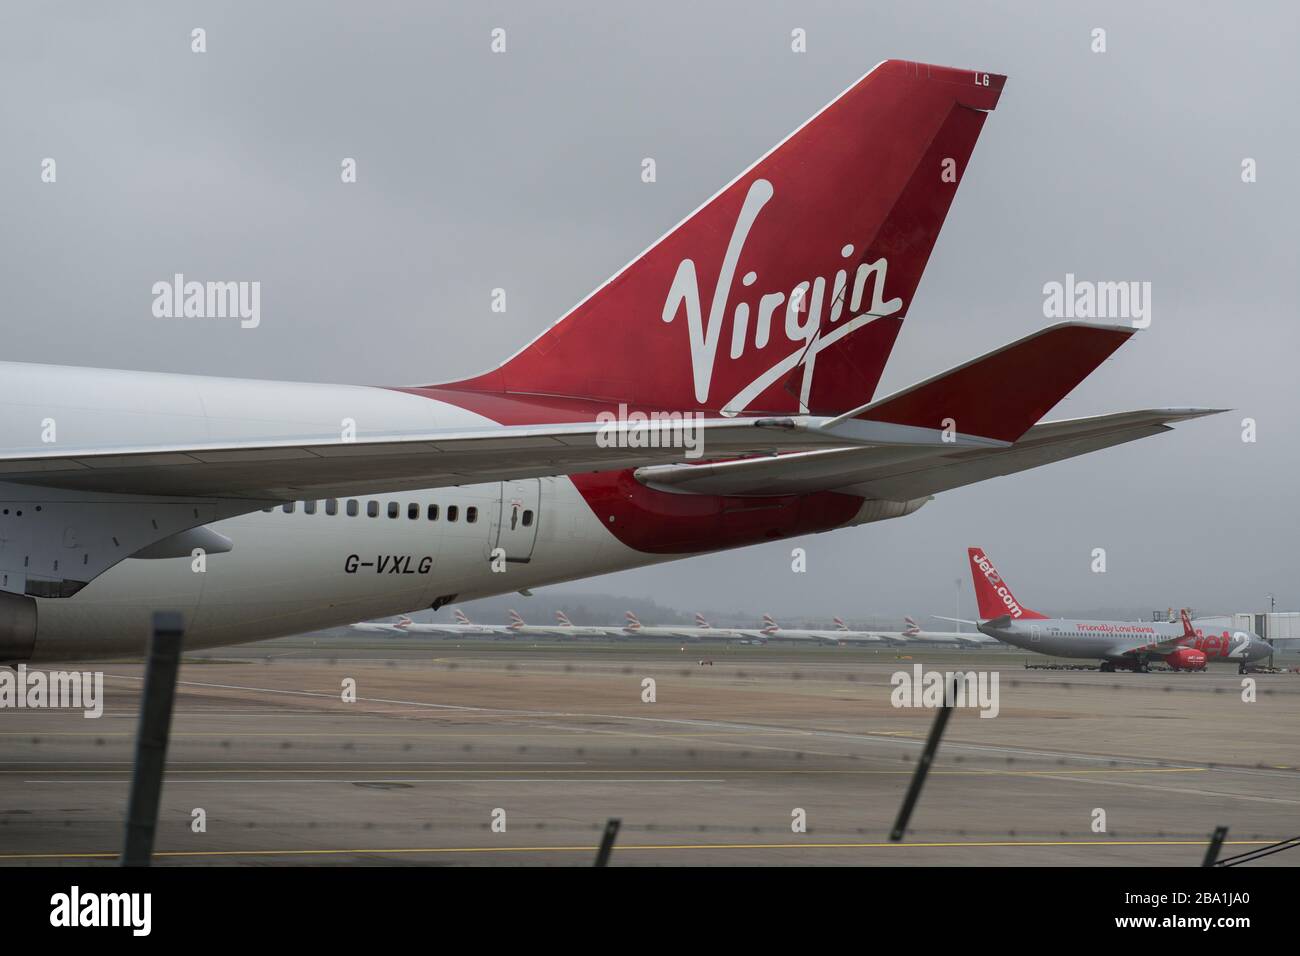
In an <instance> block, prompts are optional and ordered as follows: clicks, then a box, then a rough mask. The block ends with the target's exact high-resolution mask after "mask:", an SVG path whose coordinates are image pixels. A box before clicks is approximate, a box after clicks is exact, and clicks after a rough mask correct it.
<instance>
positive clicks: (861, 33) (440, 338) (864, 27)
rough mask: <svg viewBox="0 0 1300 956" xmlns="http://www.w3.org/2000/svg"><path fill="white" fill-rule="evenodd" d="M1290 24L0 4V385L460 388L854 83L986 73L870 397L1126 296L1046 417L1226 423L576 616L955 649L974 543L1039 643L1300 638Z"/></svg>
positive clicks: (657, 578) (1280, 20) (688, 577)
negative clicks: (880, 71) (1086, 283)
mask: <svg viewBox="0 0 1300 956" xmlns="http://www.w3.org/2000/svg"><path fill="white" fill-rule="evenodd" d="M1298 25H1300V15H1298V14H1297V6H1296V5H1295V4H1292V3H1246V4H1229V3H1214V4H1211V3H1167V4H1166V3H1113V4H1087V5H1079V4H1051V3H1036V2H1035V3H1030V2H1021V3H992V4H977V3H830V2H826V3H798V4H793V3H792V4H780V3H763V2H746V3H741V2H736V3H709V4H700V3H677V2H659V3H654V4H638V5H632V4H607V3H584V4H578V3H546V2H526V3H464V4H443V3H429V4H420V5H418V6H417V5H415V4H400V3H380V4H353V3H349V4H330V3H315V2H313V3H307V2H303V3H266V4H255V3H243V4H216V3H213V4H203V3H173V2H167V3H162V2H158V3H137V4H131V5H116V4H114V5H105V4H99V3H65V4H59V5H57V6H55V5H51V4H24V5H17V4H6V5H5V6H4V8H3V10H2V11H0V81H2V83H0V89H2V90H3V94H0V122H2V123H3V128H4V131H5V135H4V142H5V148H4V149H3V150H0V208H3V210H4V213H5V215H4V227H3V229H2V230H0V283H2V288H3V291H4V303H5V322H6V327H7V334H6V335H5V344H6V349H5V354H4V358H5V359H8V360H13V361H30V362H54V363H61V364H73V365H99V366H109V367H124V368H139V369H157V370H168V371H181V372H192V373H202V374H214V375H236V376H250V377H259V378H278V379H297V380H307V381H330V382H349V383H372V384H411V383H427V382H435V381H439V380H446V379H450V378H453V377H459V376H462V375H464V374H467V373H473V372H478V371H481V370H482V369H484V368H487V367H489V366H491V365H493V364H495V363H496V362H497V361H499V360H500V359H502V358H504V357H505V356H506V355H508V354H510V353H512V352H514V351H515V350H516V349H517V348H518V347H519V346H521V345H522V344H524V343H525V342H527V341H528V340H529V339H531V338H532V337H533V336H534V335H535V334H537V333H538V332H539V331H540V330H541V329H543V328H544V327H545V326H546V325H548V324H549V323H551V322H552V321H554V319H555V318H556V317H557V316H559V315H560V314H562V313H563V312H564V311H566V310H567V309H568V308H569V307H570V306H572V305H573V304H574V303H575V302H577V301H578V300H579V299H581V298H582V297H583V296H584V295H586V294H587V293H588V292H589V291H590V290H591V289H592V288H594V287H595V286H596V285H598V284H599V283H600V282H601V281H603V280H604V279H605V278H606V277H607V276H608V275H609V274H610V273H612V272H613V271H615V270H616V269H618V268H619V267H620V266H622V265H623V264H624V263H625V262H626V261H627V260H628V259H630V258H631V257H632V256H634V255H636V254H637V253H638V252H640V251H641V250H642V249H643V248H644V247H645V246H646V245H648V244H649V243H650V242H651V241H653V240H654V239H655V238H657V237H658V236H659V235H660V234H661V233H663V232H664V231H665V230H666V229H667V228H669V227H670V226H672V225H673V224H674V223H676V222H677V221H678V220H679V219H680V218H681V217H682V216H683V215H685V214H686V213H688V212H690V211H691V210H692V209H694V208H695V207H696V206H697V205H698V204H699V203H700V202H701V201H702V200H703V199H705V198H707V197H708V196H709V195H711V194H712V193H713V192H714V191H715V190H716V189H717V188H718V187H719V186H721V185H722V184H723V183H725V182H726V181H728V180H729V179H730V178H731V177H732V176H734V175H735V174H736V173H737V172H739V171H740V170H741V169H743V168H744V167H745V166H747V165H748V164H749V163H750V162H752V161H753V160H754V159H755V158H756V157H757V156H758V155H760V154H761V153H762V152H764V151H765V150H766V149H767V148H768V147H770V146H771V145H773V144H774V143H775V142H777V141H778V140H780V139H781V138H782V137H783V136H785V134H786V133H788V132H789V131H790V130H791V129H793V128H794V127H795V126H797V125H798V124H800V123H801V122H803V120H805V119H806V118H807V117H808V116H810V115H811V114H812V113H813V112H815V111H816V110H817V109H819V108H820V107H821V106H822V105H824V104H825V103H826V102H827V101H828V100H830V99H831V98H832V97H834V96H835V95H837V94H838V93H839V92H840V91H841V90H842V89H843V88H844V87H846V86H847V85H848V84H850V83H851V82H853V81H854V80H855V79H856V78H857V77H858V76H860V75H861V74H862V73H863V72H865V71H866V70H867V69H869V68H870V67H871V66H872V65H873V64H874V63H876V62H877V61H879V60H882V59H886V58H890V57H898V58H906V59H915V60H921V61H926V62H932V63H939V64H945V65H950V66H956V67H963V68H970V69H980V70H987V71H990V72H1000V73H1006V74H1008V76H1009V79H1008V82H1007V87H1006V91H1005V93H1004V95H1003V97H1002V100H1001V103H1000V104H999V107H998V109H997V111H996V112H995V113H994V114H993V115H992V116H991V117H990V119H989V121H988V123H987V124H986V125H985V128H984V132H983V135H982V137H981V140H980V143H979V145H978V147H977V148H976V151H975V155H974V159H973V161H972V163H971V166H970V168H969V171H968V173H967V175H966V177H965V179H964V180H963V185H962V188H961V190H960V192H959V193H958V196H957V199H956V202H955V203H954V205H953V208H952V211H951V213H950V215H949V218H948V222H947V225H946V227H945V229H944V231H943V233H942V235H941V236H940V239H939V242H938V245H937V246H936V248H935V252H934V255H933V257H932V259H931V261H930V264H929V267H928V269H927V271H926V275H925V278H924V279H923V280H922V283H921V286H920V289H919V291H918V293H917V295H916V298H915V301H914V302H913V303H912V305H911V308H910V311H909V314H908V319H907V322H906V323H905V325H904V330H903V333H902V335H901V337H900V339H899V342H898V347H897V348H896V350H895V352H894V356H893V358H892V359H891V363H890V366H889V368H888V369H887V370H886V373H885V379H884V381H883V382H882V389H883V390H892V389H894V388H897V387H901V386H904V385H906V384H908V383H910V382H911V381H913V380H915V379H917V378H919V377H923V376H925V375H928V374H931V373H933V372H936V371H939V370H942V369H943V368H946V367H948V366H950V365H953V364H956V363H958V362H961V361H963V360H965V359H967V358H969V357H971V356H974V355H976V354H978V353H980V352H983V351H987V350H988V349H990V348H993V347H995V346H998V345H1000V344H1003V343H1005V342H1007V341H1009V340H1011V339H1014V338H1016V337H1018V336H1021V335H1024V334H1026V333H1028V332H1030V331H1032V330H1034V329H1036V328H1038V327H1041V326H1043V325H1045V324H1048V321H1049V320H1047V319H1045V318H1044V317H1043V311H1042V301H1043V297H1042V293H1041V290H1042V286H1043V284H1044V283H1045V282H1048V281H1052V280H1061V279H1063V277H1064V275H1065V274H1066V273H1067V272H1073V273H1075V274H1076V275H1078V276H1079V277H1081V278H1091V279H1096V280H1139V281H1150V282H1151V283H1152V286H1153V292H1152V306H1153V323H1152V327H1151V328H1150V329H1149V330H1147V331H1145V332H1143V333H1142V334H1140V335H1138V336H1136V337H1135V338H1134V340H1133V341H1132V342H1130V343H1129V344H1128V345H1126V346H1125V347H1124V348H1123V349H1121V351H1120V352H1119V353H1118V355H1117V356H1116V357H1115V358H1114V359H1112V360H1111V361H1110V362H1108V363H1107V364H1106V365H1105V366H1104V367H1103V368H1102V369H1101V370H1099V371H1098V372H1097V373H1096V374H1095V375H1094V376H1093V377H1092V378H1091V379H1089V380H1088V381H1087V382H1086V383H1084V385H1083V386H1082V387H1081V388H1080V389H1078V390H1077V392H1076V393H1075V394H1074V395H1073V396H1072V397H1071V398H1070V399H1068V400H1067V401H1066V402H1064V403H1063V404H1062V405H1061V406H1059V407H1058V408H1057V409H1056V410H1055V411H1054V412H1053V413H1052V415H1051V416H1049V417H1057V418H1060V417H1073V416H1077V415H1084V414H1094V413H1100V412H1106V411H1118V410H1123V409H1128V408H1140V407H1147V406H1160V405H1207V406H1222V407H1230V408H1234V409H1237V411H1235V412H1233V413H1230V414H1226V415H1221V416H1218V417H1217V418H1214V419H1209V420H1202V421H1197V422H1192V423H1190V424H1187V425H1184V426H1182V427H1180V428H1179V429H1178V430H1177V431H1176V432H1175V433H1172V434H1170V435H1167V436H1163V437H1159V438H1154V439H1149V440H1147V441H1144V442H1141V443H1138V444H1134V445H1129V446H1125V447H1122V448H1118V449H1112V450H1110V451H1104V452H1100V453H1097V454H1094V455H1091V456H1087V457H1084V458H1081V459H1076V460H1074V461H1072V462H1066V463H1062V464H1057V465H1054V466H1049V467H1047V468H1044V469H1040V470H1035V471H1032V472H1028V473H1025V474H1023V475H1019V476H1015V477H1011V478H1003V479H995V480H993V481H991V482H988V483H985V484H981V485H976V486H972V487H970V488H966V489H962V490H959V491H955V492H950V493H948V494H945V495H942V496H940V497H939V498H938V499H937V500H935V501H934V502H931V503H930V504H929V505H927V506H926V507H925V508H923V509H922V510H921V511H920V512H918V513H917V514H915V515H913V516H911V517H908V518H904V519H901V520H898V521H893V522H885V523H881V524H876V525H868V526H865V527H862V528H858V529H854V530H848V531H841V532H835V533H833V534H830V535H821V536H816V537H813V538H809V539H806V540H802V541H797V542H793V543H792V542H782V543H777V544H771V545H765V546H761V547H757V548H753V549H749V550H746V551H742V552H731V553H728V554H722V555H718V556H713V557H705V558H699V559H693V560H692V561H689V562H684V563H675V564H670V565H666V566H664V567H661V568H655V569H649V570H644V571H637V572H627V573H624V574H620V575H614V576H610V577H609V578H606V579H602V580H599V581H596V582H585V583H582V584H577V585H572V586H570V587H572V588H573V589H574V590H581V591H587V592H591V591H597V590H608V591H612V592H617V593H623V594H640V595H654V596H655V597H656V598H657V599H658V600H660V601H661V602H662V603H665V604H669V605H674V606H680V607H683V608H690V607H692V606H696V605H699V606H708V607H726V606H736V607H743V606H753V607H755V609H758V605H759V604H761V605H762V608H761V609H763V610H771V611H773V612H776V613H785V614H799V615H801V616H803V615H807V614H811V613H816V612H817V611H818V610H821V611H822V612H823V613H824V614H826V615H829V614H831V613H840V614H845V615H861V616H866V615H870V614H881V615H897V614H901V613H904V612H907V611H911V612H914V613H915V612H920V613H927V612H936V613H949V612H951V610H952V609H953V604H954V601H955V587H954V581H955V579H958V578H961V579H962V582H963V595H964V596H963V600H964V602H965V609H966V610H968V611H969V610H970V605H971V603H972V600H971V597H970V593H971V592H970V587H969V583H968V580H967V573H966V563H965V548H966V547H967V546H968V545H971V544H979V545H982V546H984V547H985V548H987V549H988V550H989V552H990V554H991V555H992V556H993V557H994V559H995V560H996V561H997V562H998V564H999V566H1000V568H1001V570H1002V571H1003V573H1004V574H1005V575H1006V577H1007V578H1008V580H1009V581H1010V582H1011V583H1012V584H1013V586H1014V589H1015V591H1016V594H1017V596H1018V597H1019V598H1020V599H1021V600H1022V601H1024V602H1026V603H1028V604H1029V605H1030V606H1033V607H1037V608H1040V609H1042V610H1047V611H1051V610H1053V609H1066V608H1069V609H1080V608H1086V607H1090V606H1109V607H1114V606H1125V605H1127V606H1135V607H1165V606H1169V605H1174V606H1177V605H1180V604H1192V605H1194V606H1196V607H1197V608H1201V609H1204V610H1207V611H1208V610H1211V609H1218V610H1237V609H1246V608H1248V607H1251V608H1254V607H1258V606H1260V605H1262V604H1264V603H1266V602H1265V601H1264V598H1263V595H1264V594H1265V593H1266V592H1269V591H1274V592H1276V593H1277V595H1278V600H1279V605H1280V606H1283V607H1296V606H1300V578H1298V576H1297V573H1296V572H1297V565H1298V563H1300V561H1298V559H1297V557H1296V553H1295V551H1296V536H1297V529H1298V528H1300V493H1298V492H1297V490H1296V488H1297V484H1298V479H1300V427H1298V426H1300V401H1297V399H1300V384H1298V383H1297V378H1296V369H1297V364H1298V362H1300V332H1297V324H1296V322H1297V315H1296V298H1295V287H1296V281H1297V265H1298V262H1297V260H1298V259H1300V256H1298V255H1297V252H1298V250H1300V241H1298V239H1297V221H1298V220H1297V194H1298V190H1297V185H1296V173H1295V168H1296V163H1297V157H1298V156H1300V135H1297V119H1296V109H1295V93H1296V89H1297V88H1300V82H1298V81H1300V75H1298V74H1300V70H1298V69H1297V66H1296V59H1295V57H1296V54H1295V46H1296V40H1297V36H1298V35H1300V31H1298V30H1297V26H1298ZM195 27H202V28H204V29H205V30H206V31H207V45H208V51H207V52H206V53H205V54H202V55H198V54H194V53H191V52H190V31H191V30H192V29H193V28H195ZM494 27H503V28H505V29H506V31H507V42H508V52H507V53H506V54H504V55H493V54H492V53H491V52H490V51H489V39H490V37H489V33H490V31H491V29H492V28H494ZM796 27H799V28H803V29H804V30H806V31H807V36H808V49H807V52H806V53H804V54H796V53H792V52H791V50H790V31H791V30H792V29H794V28H796ZM1096 27H1101V28H1104V29H1105V30H1106V31H1107V47H1108V48H1107V52H1105V53H1102V54H1098V53H1093V52H1092V51H1091V49H1090V42H1091V38H1090V32H1091V30H1092V29H1093V28H1096ZM646 156H651V157H654V158H655V160H656V162H657V166H658V181H657V182H656V183H654V184H652V185H647V184H645V183H642V182H641V179H640V163H641V160H642V158H643V157H646ZM46 157H52V158H54V159H55V160H56V162H57V174H58V179H57V183H55V184H46V183H42V182H41V178H40V171H41V170H40V164H41V161H42V159H44V158H46ZM343 157H355V158H356V159H357V162H358V179H359V181H358V182H357V183H356V184H355V185H348V186H345V185H342V184H341V183H340V179H339V170H340V162H341V160H342V159H343ZM1246 157H1251V158H1254V159H1255V160H1256V161H1257V163H1258V182H1255V183H1252V184H1245V183H1243V182H1242V181H1241V162H1242V160H1243V158H1246ZM174 272H184V273H186V274H188V275H190V276H192V277H196V278H200V279H246V280H259V281H260V282H261V283H262V322H261V325H260V327H259V328H257V329H256V330H241V329H240V328H239V327H238V324H237V323H228V324H222V323H214V322H201V321H200V322H188V323H187V322H159V321H158V320H155V319H153V318H152V317H151V315H150V306H151V303H152V295H151V292H150V287H151V285H152V284H153V283H154V282H155V281H157V280H159V279H165V278H167V277H170V276H171V275H172V273H174ZM497 286H501V287H504V288H506V289H507V291H508V296H509V299H508V303H509V308H508V311H507V313H506V314H504V315H500V314H494V313H492V312H491V311H490V310H489V295H490V291H491V289H492V288H493V287H497ZM882 393H883V392H882ZM1247 415H1249V416H1252V417H1254V418H1256V419H1257V420H1258V435H1259V437H1258V442H1257V443H1255V444H1243V442H1242V441H1241V439H1240V433H1241V419H1242V417H1243V416H1247ZM794 544H799V545H803V546H805V547H807V548H808V549H809V573H807V574H802V575H798V574H793V573H791V571H790V548H791V547H792V546H793V545H794ZM1095 547H1104V548H1106V549H1107V552H1108V568H1109V570H1108V572H1107V573H1106V574H1093V573H1091V572H1090V570H1089V563H1090V555H1091V551H1092V549H1093V548H1095ZM759 595H761V597H759Z"/></svg>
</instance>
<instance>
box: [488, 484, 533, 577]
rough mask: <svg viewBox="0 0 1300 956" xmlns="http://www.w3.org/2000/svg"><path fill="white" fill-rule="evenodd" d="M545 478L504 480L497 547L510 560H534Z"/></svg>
mask: <svg viewBox="0 0 1300 956" xmlns="http://www.w3.org/2000/svg"><path fill="white" fill-rule="evenodd" d="M541 497H542V496H541V481H540V480H539V479H537V478H525V479H524V480H522V481H503V482H501V513H500V517H499V520H498V522H497V543H496V547H498V548H501V549H503V550H504V551H505V553H506V560H507V561H518V562H527V561H529V560H531V559H532V556H533V545H535V544H536V543H537V522H538V518H539V517H540V515H541Z"/></svg>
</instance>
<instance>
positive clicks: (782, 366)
mask: <svg viewBox="0 0 1300 956" xmlns="http://www.w3.org/2000/svg"><path fill="white" fill-rule="evenodd" d="M774 195H775V190H774V189H773V188H772V184H771V183H770V182H768V181H767V180H766V179H756V180H754V182H753V183H751V184H750V186H749V192H748V193H746V195H745V202H744V204H743V205H742V206H741V208H740V215H739V216H738V217H737V218H736V225H735V227H734V228H733V229H732V233H731V239H730V241H729V242H728V243H727V251H726V253H725V254H724V255H723V259H722V269H721V271H720V272H719V274H718V283H717V285H716V286H715V287H714V289H713V299H712V301H711V303H710V305H709V316H708V323H707V325H706V324H705V321H704V315H703V312H702V311H701V308H700V287H699V281H698V280H697V278H696V271H695V260H693V259H683V260H682V261H681V262H680V263H679V264H678V266H677V273H676V275H675V276H674V277H673V282H672V285H671V286H670V287H669V289H668V298H667V299H665V300H664V308H663V320H664V321H665V322H672V321H673V320H674V319H675V318H676V317H677V313H678V312H679V311H680V310H681V308H682V307H683V306H685V309H686V327H687V332H688V334H689V336H690V348H691V369H692V372H693V373H694V378H695V400H696V401H697V402H699V403H700V404H701V405H703V404H705V403H707V401H708V398H709V391H710V388H711V386H712V382H713V370H714V365H715V359H716V357H717V353H718V344H719V341H720V339H721V338H722V325H723V322H724V320H725V318H726V314H727V309H728V306H729V305H730V301H729V300H730V295H731V287H732V284H733V280H734V279H735V276H736V268H737V266H738V265H739V262H740V252H741V249H742V248H743V247H744V245H745V240H746V239H747V238H748V236H749V231H750V229H752V228H753V226H754V222H755V220H757V219H758V214H759V213H760V212H761V211H762V209H763V207H764V206H766V205H767V203H768V201H769V200H771V199H772V197H773V196H774ZM853 252H854V249H853V246H852V245H845V246H843V247H842V248H841V249H840V256H841V257H843V258H844V259H848V258H849V257H850V256H852V255H853ZM888 267H889V263H888V261H887V260H886V259H885V258H883V257H882V258H880V259H877V260H876V261H875V262H862V263H860V264H859V265H858V268H857V272H856V273H855V275H854V280H853V292H852V296H851V298H850V299H849V304H848V308H849V315H850V316H853V317H852V318H850V319H849V321H847V322H845V323H844V324H843V325H841V326H839V327H838V328H835V329H834V330H833V331H827V332H826V333H825V334H823V331H822V305H823V303H824V301H825V298H826V279H825V278H824V277H823V276H814V277H813V278H812V279H811V280H804V281H802V282H799V283H798V284H797V285H795V287H794V288H793V289H791V290H790V293H789V296H788V297H787V295H786V293H785V292H768V293H765V294H763V295H761V296H759V297H758V301H757V304H756V308H755V309H754V314H755V322H754V335H753V345H754V348H756V349H762V348H765V347H766V346H767V343H768V341H769V339H770V337H771V334H772V319H773V315H774V313H775V312H776V310H777V309H778V308H779V307H780V306H781V305H782V304H783V303H784V305H785V325H784V330H785V337H786V339H787V340H789V341H790V342H793V343H795V345H796V348H795V349H794V350H793V351H792V352H790V353H789V354H788V355H786V356H785V357H784V358H782V359H781V360H780V361H778V362H776V363H775V364H774V365H772V366H771V367H770V368H768V369H767V371H765V372H763V373H762V374H760V375H759V376H758V377H757V378H755V379H754V380H753V381H752V382H750V383H749V384H748V385H746V386H745V387H744V388H742V389H741V390H740V391H739V392H738V393H737V394H736V395H735V396H734V397H732V398H731V399H730V400H728V401H727V402H726V403H724V404H723V405H722V410H723V413H724V414H728V415H734V414H737V413H739V412H741V411H743V410H744V409H745V406H747V405H748V404H749V403H750V402H752V401H753V400H754V399H756V398H757V397H758V396H759V395H761V394H762V393H763V392H764V391H766V390H767V389H768V388H770V387H771V386H772V385H773V384H775V383H776V382H779V381H780V380H781V379H782V377H783V376H785V375H786V374H788V373H789V372H790V371H791V370H792V369H794V368H795V367H796V366H797V365H800V364H802V365H803V366H804V373H803V384H802V387H801V389H800V392H799V401H800V403H801V404H802V405H803V407H804V408H805V409H806V408H807V407H808V401H809V396H810V394H811V392H812V381H813V368H814V365H815V363H816V359H817V353H818V352H820V351H822V350H823V349H827V348H830V347H831V346H832V345H834V344H835V343H836V342H838V341H839V340H840V339H842V338H844V337H845V336H846V335H849V334H850V333H852V332H854V331H856V330H857V329H860V328H862V327H863V326H864V325H867V324H868V323H869V322H872V321H874V320H875V319H878V318H883V317H884V316H888V315H893V314H894V313H895V312H898V311H900V310H901V309H902V308H903V300H902V299H900V298H897V297H895V298H892V299H889V300H885V298H884V290H885V274H886V272H887V270H888ZM868 280H871V305H870V307H869V308H868V310H867V311H866V312H863V313H861V314H856V313H857V312H858V309H859V308H861V307H862V299H863V294H864V292H865V291H866V286H867V282H868ZM757 281H758V273H757V272H755V271H752V270H751V271H750V272H746V273H745V275H744V276H743V277H742V278H741V280H740V282H741V285H743V286H745V287H746V288H748V287H749V286H752V285H753V284H754V283H755V282H757ZM847 291H848V270H847V269H840V270H839V271H838V272H836V273H835V280H834V284H833V285H832V288H831V306H830V314H829V317H830V325H835V323H837V322H839V320H840V317H841V315H842V314H843V312H844V299H845V294H846V292H847ZM750 311H751V306H750V303H749V302H738V303H736V307H735V310H734V311H733V313H732V324H731V347H730V351H729V353H728V354H729V356H730V357H731V358H732V359H733V360H734V359H738V358H740V357H741V356H742V355H744V354H745V349H746V345H747V341H748V339H749V317H750Z"/></svg>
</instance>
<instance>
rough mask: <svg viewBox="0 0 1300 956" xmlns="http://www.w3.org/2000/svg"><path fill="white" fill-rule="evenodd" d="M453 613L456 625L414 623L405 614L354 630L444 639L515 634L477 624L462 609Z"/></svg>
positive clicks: (508, 629) (491, 626)
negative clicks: (435, 636) (395, 618)
mask: <svg viewBox="0 0 1300 956" xmlns="http://www.w3.org/2000/svg"><path fill="white" fill-rule="evenodd" d="M451 613H452V616H453V617H454V618H455V619H456V622H455V623H454V624H441V623H438V622H436V621H435V622H433V623H431V624H424V623H419V622H416V621H412V620H411V618H410V617H409V616H407V615H405V614H403V615H401V616H400V617H399V618H398V619H397V620H396V621H393V622H392V623H384V622H382V621H367V622H365V623H362V624H353V625H352V628H353V629H354V630H357V631H384V632H388V633H395V634H438V635H440V636H442V637H509V636H512V634H513V629H512V628H511V627H509V626H504V627H503V626H499V625H493V624H475V623H474V622H473V621H471V620H470V619H469V618H468V617H466V616H465V612H464V611H462V610H461V609H460V608H453V609H452V612H451Z"/></svg>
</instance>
